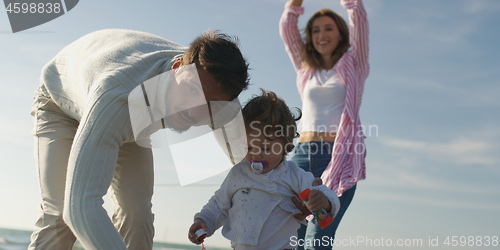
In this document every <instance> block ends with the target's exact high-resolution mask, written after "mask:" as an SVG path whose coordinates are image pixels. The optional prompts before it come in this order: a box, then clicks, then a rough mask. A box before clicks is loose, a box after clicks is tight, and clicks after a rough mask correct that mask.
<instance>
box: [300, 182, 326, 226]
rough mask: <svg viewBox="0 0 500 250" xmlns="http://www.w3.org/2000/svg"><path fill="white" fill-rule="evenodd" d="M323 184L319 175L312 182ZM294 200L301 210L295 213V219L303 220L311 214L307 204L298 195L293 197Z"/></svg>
mask: <svg viewBox="0 0 500 250" xmlns="http://www.w3.org/2000/svg"><path fill="white" fill-rule="evenodd" d="M322 184H323V181H322V180H321V178H319V177H316V178H315V179H314V181H313V183H312V185H313V186H319V185H322ZM292 202H293V204H294V205H295V206H296V207H297V208H298V209H299V210H300V212H301V213H300V214H294V215H293V216H294V217H295V219H297V220H303V219H305V218H306V217H307V216H308V215H310V214H311V211H310V210H309V209H308V208H307V207H306V206H305V205H303V204H302V202H301V201H300V200H299V198H297V197H295V196H294V197H292ZM330 208H331V205H330ZM327 211H330V210H327Z"/></svg>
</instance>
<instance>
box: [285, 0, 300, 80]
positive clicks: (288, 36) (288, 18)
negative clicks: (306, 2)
mask: <svg viewBox="0 0 500 250" xmlns="http://www.w3.org/2000/svg"><path fill="white" fill-rule="evenodd" d="M303 13H304V8H303V7H300V6H288V5H287V6H285V11H284V12H283V14H282V15H281V19H280V24H279V32H280V36H281V39H283V42H284V44H285V50H286V52H287V53H288V56H289V57H290V60H291V61H292V64H293V67H294V68H295V71H298V70H299V69H300V65H301V62H302V57H303V53H304V46H305V45H304V42H303V41H302V38H301V36H300V32H299V28H298V19H299V15H301V14H303Z"/></svg>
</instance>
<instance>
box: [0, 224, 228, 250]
mask: <svg viewBox="0 0 500 250" xmlns="http://www.w3.org/2000/svg"><path fill="white" fill-rule="evenodd" d="M30 236H31V231H26V230H17V229H6V228H0V250H26V249H27V248H28V245H29V244H30ZM201 248H202V247H201V245H199V246H197V245H184V244H174V243H165V242H154V245H153V250H201ZM205 248H206V249H207V250H230V249H229V248H220V247H219V248H218V247H211V246H205ZM73 250H84V248H83V247H82V246H81V245H80V243H78V241H77V242H76V243H75V245H74V246H73Z"/></svg>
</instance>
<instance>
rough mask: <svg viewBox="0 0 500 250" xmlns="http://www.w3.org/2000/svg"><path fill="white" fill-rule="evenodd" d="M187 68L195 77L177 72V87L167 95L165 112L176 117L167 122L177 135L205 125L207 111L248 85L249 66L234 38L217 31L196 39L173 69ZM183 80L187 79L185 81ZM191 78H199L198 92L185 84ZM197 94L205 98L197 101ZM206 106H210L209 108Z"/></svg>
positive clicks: (234, 96)
mask: <svg viewBox="0 0 500 250" xmlns="http://www.w3.org/2000/svg"><path fill="white" fill-rule="evenodd" d="M190 65H195V67H196V73H195V74H194V75H196V76H194V75H193V74H191V73H189V72H190V70H187V71H186V70H185V71H184V72H186V73H180V74H179V72H178V73H176V78H178V79H177V85H176V86H171V87H170V88H169V93H168V95H169V96H168V100H169V101H170V104H171V105H169V106H170V107H168V109H170V110H171V113H172V114H174V113H175V114H174V115H172V116H171V117H169V118H167V123H168V125H169V127H170V128H172V129H174V130H177V131H179V132H182V131H184V130H186V129H188V128H189V127H191V126H196V125H200V124H203V123H204V122H206V121H207V119H208V116H209V112H210V111H215V110H216V109H217V107H215V106H216V105H217V104H219V102H220V103H222V102H226V103H227V101H231V100H233V99H235V98H236V97H237V96H238V95H239V94H240V93H241V91H242V90H244V89H246V88H247V86H248V82H249V78H248V64H247V63H246V61H245V59H244V58H243V55H242V54H241V52H240V50H239V48H238V41H237V39H233V38H231V37H229V36H227V35H225V34H221V33H218V32H217V31H208V32H206V33H205V34H203V35H201V36H199V37H198V38H196V39H195V40H194V42H193V43H192V44H191V46H190V47H189V49H188V50H187V51H186V52H185V53H184V54H183V55H182V58H179V59H177V61H176V62H175V63H174V65H173V66H172V69H176V70H179V69H180V68H186V67H189V66H190ZM186 74H187V75H186ZM179 75H183V76H179ZM186 77H187V78H190V80H188V79H184V78H186ZM192 77H195V78H199V81H198V82H200V83H201V89H197V88H196V87H195V86H194V85H193V84H187V83H193V82H195V81H193V80H194V79H192ZM200 90H201V92H200ZM200 94H202V96H203V95H204V98H200V97H199V95H200ZM207 103H210V105H211V107H210V108H209V109H207V108H208V107H207V105H206V104H207ZM193 104H194V105H193ZM212 115H213V114H212Z"/></svg>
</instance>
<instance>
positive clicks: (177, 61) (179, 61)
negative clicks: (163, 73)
mask: <svg viewBox="0 0 500 250" xmlns="http://www.w3.org/2000/svg"><path fill="white" fill-rule="evenodd" d="M181 64H182V57H179V58H177V59H176V60H175V62H174V64H173V65H172V69H176V68H179V67H180V66H181Z"/></svg>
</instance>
